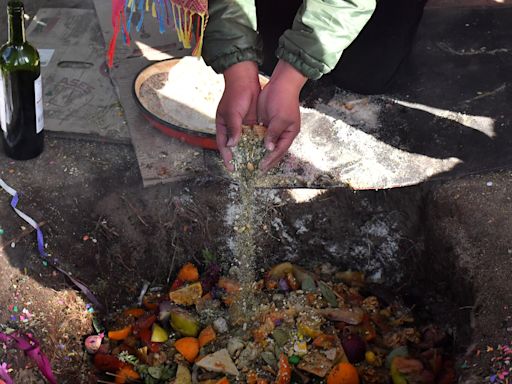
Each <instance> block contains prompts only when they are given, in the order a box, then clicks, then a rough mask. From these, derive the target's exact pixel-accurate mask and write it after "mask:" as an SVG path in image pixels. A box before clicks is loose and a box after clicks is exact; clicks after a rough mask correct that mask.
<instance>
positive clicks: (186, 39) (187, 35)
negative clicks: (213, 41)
mask: <svg viewBox="0 0 512 384" xmlns="http://www.w3.org/2000/svg"><path fill="white" fill-rule="evenodd" d="M171 4H172V12H173V14H174V27H175V28H176V34H177V35H178V40H179V41H180V42H181V43H182V44H183V48H187V49H188V48H192V41H193V40H194V39H195V40H196V42H195V43H196V45H195V47H194V49H193V51H192V55H193V56H201V52H202V49H203V39H204V30H205V27H206V22H207V20H208V15H207V14H206V13H205V12H203V13H198V12H194V11H191V10H190V9H186V8H184V7H183V6H181V5H179V4H176V3H175V2H174V1H171ZM176 14H177V17H176ZM196 15H197V16H199V17H198V19H199V20H198V23H199V25H198V26H196V28H199V30H198V34H197V35H195V34H194V29H196V28H194V16H196Z"/></svg>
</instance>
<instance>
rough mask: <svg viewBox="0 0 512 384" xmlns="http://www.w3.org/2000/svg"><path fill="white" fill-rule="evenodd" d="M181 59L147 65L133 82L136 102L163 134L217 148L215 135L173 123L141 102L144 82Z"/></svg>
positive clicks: (168, 68)
mask: <svg viewBox="0 0 512 384" xmlns="http://www.w3.org/2000/svg"><path fill="white" fill-rule="evenodd" d="M179 61H180V58H173V59H168V60H163V61H159V62H157V63H152V64H150V65H148V66H147V67H145V68H143V69H142V70H141V71H140V72H139V73H138V74H137V76H135V80H134V82H133V94H134V96H135V102H136V103H137V105H138V106H139V108H140V109H141V111H142V114H143V115H144V117H145V118H146V119H147V120H148V121H149V122H150V123H151V125H152V126H154V127H155V128H156V129H158V130H159V131H160V132H162V133H163V134H165V135H167V136H170V137H173V138H175V139H178V140H181V141H183V142H185V143H188V144H190V145H194V146H197V147H201V148H205V149H217V143H216V141H215V135H214V134H211V133H206V132H199V131H196V130H193V129H190V128H186V127H182V126H179V125H176V124H173V123H171V122H169V121H166V120H163V119H161V118H160V117H158V116H156V115H155V114H154V113H153V112H151V111H150V110H149V109H148V108H147V107H146V106H145V105H144V103H142V102H141V98H140V89H141V87H142V84H143V83H144V82H145V81H146V80H147V79H149V78H150V77H151V76H153V75H156V74H159V73H167V72H169V70H170V69H171V68H172V67H173V66H175V65H176V64H177V63H178V62H179Z"/></svg>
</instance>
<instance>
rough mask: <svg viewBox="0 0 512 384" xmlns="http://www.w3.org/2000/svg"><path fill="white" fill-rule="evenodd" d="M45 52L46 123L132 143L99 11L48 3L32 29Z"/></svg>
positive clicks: (50, 127)
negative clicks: (107, 57) (107, 56)
mask: <svg viewBox="0 0 512 384" xmlns="http://www.w3.org/2000/svg"><path fill="white" fill-rule="evenodd" d="M27 39H28V40H29V41H30V42H31V43H32V44H33V45H34V46H35V47H37V48H38V49H39V50H40V52H41V57H42V60H41V63H42V65H41V67H42V68H41V72H42V76H43V99H44V113H45V121H46V124H45V128H46V129H48V130H50V131H54V132H58V133H60V134H64V135H71V134H75V135H76V134H78V135H81V136H83V137H88V138H89V139H94V140H106V141H114V142H125V143H126V142H129V141H130V134H129V132H128V128H127V126H126V122H125V121H124V118H123V113H122V110H121V108H120V105H119V100H118V98H117V95H116V93H115V91H114V87H113V86H112V83H111V82H110V80H109V78H108V76H106V72H105V56H104V50H105V48H104V45H103V39H102V38H101V33H100V29H99V25H98V23H97V20H96V15H95V13H94V11H93V10H90V9H89V10H88V9H71V8H42V9H40V10H39V11H38V12H37V14H36V16H35V17H34V19H33V21H32V23H31V24H30V25H29V27H28V28H27Z"/></svg>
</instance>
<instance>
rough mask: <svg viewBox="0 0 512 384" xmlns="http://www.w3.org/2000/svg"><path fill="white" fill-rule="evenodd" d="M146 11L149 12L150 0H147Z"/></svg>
mask: <svg viewBox="0 0 512 384" xmlns="http://www.w3.org/2000/svg"><path fill="white" fill-rule="evenodd" d="M146 12H149V0H146Z"/></svg>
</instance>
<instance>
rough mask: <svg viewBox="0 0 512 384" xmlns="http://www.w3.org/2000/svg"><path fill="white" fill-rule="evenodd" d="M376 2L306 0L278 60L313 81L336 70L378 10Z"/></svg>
mask: <svg viewBox="0 0 512 384" xmlns="http://www.w3.org/2000/svg"><path fill="white" fill-rule="evenodd" d="M375 6H376V3H375V0H304V2H303V3H302V6H301V7H300V9H299V11H298V12H297V15H296V16H295V20H294V22H293V26H292V29H289V30H287V31H285V33H284V34H283V36H281V38H280V40H279V47H278V49H277V52H276V54H277V57H278V58H280V59H283V60H285V61H287V62H288V63H290V64H291V65H292V66H294V67H295V68H296V69H298V70H299V71H300V72H301V73H302V74H303V75H305V76H306V77H308V78H310V79H318V78H320V77H321V76H322V75H323V74H326V73H328V72H330V71H332V70H333V69H334V67H335V66H336V64H337V63H338V60H339V59H340V57H341V54H342V53H343V50H344V49H345V48H347V47H348V46H349V45H350V43H352V41H353V40H354V39H355V38H356V37H357V35H358V34H359V32H361V30H362V29H363V27H364V25H365V24H366V23H367V22H368V20H369V19H370V17H371V15H372V13H373V11H374V10H375Z"/></svg>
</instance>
